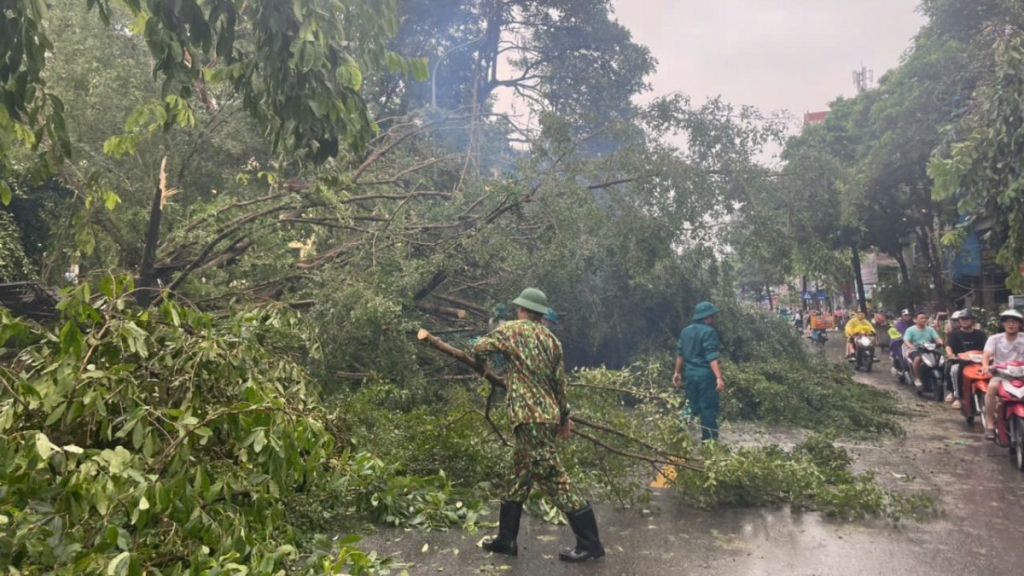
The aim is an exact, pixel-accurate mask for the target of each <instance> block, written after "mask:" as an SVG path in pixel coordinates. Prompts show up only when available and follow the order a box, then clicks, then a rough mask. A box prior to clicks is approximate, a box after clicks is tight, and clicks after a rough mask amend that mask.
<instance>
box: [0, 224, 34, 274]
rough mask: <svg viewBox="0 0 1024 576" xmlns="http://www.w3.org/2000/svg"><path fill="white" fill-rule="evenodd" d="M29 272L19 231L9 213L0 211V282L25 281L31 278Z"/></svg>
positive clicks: (30, 267) (30, 268)
mask: <svg viewBox="0 0 1024 576" xmlns="http://www.w3.org/2000/svg"><path fill="white" fill-rule="evenodd" d="M31 270H32V266H31V264H29V260H28V257H27V256H25V246H24V244H23V243H22V241H21V230H19V229H18V225H17V223H16V222H15V221H14V217H13V216H12V215H11V213H10V212H7V211H5V210H0V282H15V281H18V280H26V279H28V278H30V277H31V276H32V272H31Z"/></svg>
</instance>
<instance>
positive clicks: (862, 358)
mask: <svg viewBox="0 0 1024 576" xmlns="http://www.w3.org/2000/svg"><path fill="white" fill-rule="evenodd" d="M853 345H854V347H855V350H854V355H853V367H854V369H855V370H863V371H865V372H871V365H872V364H873V363H874V362H875V340H874V339H873V338H872V337H870V336H868V335H866V334H861V335H859V336H854V337H853Z"/></svg>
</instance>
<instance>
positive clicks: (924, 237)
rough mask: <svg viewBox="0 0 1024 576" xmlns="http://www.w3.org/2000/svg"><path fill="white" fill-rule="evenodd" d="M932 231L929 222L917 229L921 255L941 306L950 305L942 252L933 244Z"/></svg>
mask: <svg viewBox="0 0 1024 576" xmlns="http://www.w3.org/2000/svg"><path fill="white" fill-rule="evenodd" d="M926 217H927V216H926ZM931 232H932V229H931V226H930V225H928V224H924V225H922V226H921V227H920V228H918V229H917V230H915V233H916V235H917V243H918V245H919V246H920V247H921V257H922V258H924V260H925V262H926V263H927V266H928V273H929V275H930V276H931V280H932V284H934V285H935V299H936V300H938V303H939V306H941V307H946V306H949V302H948V301H947V300H948V299H949V297H948V293H947V291H946V279H945V278H944V277H943V275H942V261H941V254H940V253H939V251H938V249H937V248H936V247H935V246H934V245H933V244H932V234H931Z"/></svg>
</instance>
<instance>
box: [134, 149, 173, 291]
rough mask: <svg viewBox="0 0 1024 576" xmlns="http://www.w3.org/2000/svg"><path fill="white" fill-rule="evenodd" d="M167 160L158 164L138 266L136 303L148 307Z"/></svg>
mask: <svg viewBox="0 0 1024 576" xmlns="http://www.w3.org/2000/svg"><path fill="white" fill-rule="evenodd" d="M166 170H167V158H166V157H165V158H164V159H163V162H161V164H160V178H159V180H158V182H157V186H156V190H154V192H153V202H152V204H151V205H150V209H149V225H148V226H146V238H145V240H144V245H143V249H142V263H141V264H140V265H139V282H138V287H139V288H140V290H139V291H138V296H137V299H138V302H139V305H141V306H143V307H148V306H149V304H150V302H152V301H153V298H154V296H155V294H154V291H155V290H156V288H157V285H156V274H155V273H154V265H155V263H156V245H157V243H159V242H160V222H161V221H162V220H163V213H164V210H163V208H164V194H165V188H166V186H167V184H166V179H167V172H166Z"/></svg>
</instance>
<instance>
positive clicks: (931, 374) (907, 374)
mask: <svg viewBox="0 0 1024 576" xmlns="http://www.w3.org/2000/svg"><path fill="white" fill-rule="evenodd" d="M917 351H918V353H919V354H920V356H921V383H922V384H923V386H922V387H921V390H919V391H918V394H920V393H922V392H931V393H932V394H933V395H934V397H935V400H936V401H938V402H942V401H943V400H945V394H944V393H945V391H946V379H945V365H946V358H945V357H944V356H943V355H942V352H941V350H939V347H938V345H936V344H935V343H934V342H927V343H925V344H922V345H920V346H918V347H917ZM903 365H904V370H903V377H904V378H905V379H906V381H907V382H913V381H914V363H913V361H911V359H910V358H905V359H904V362H903Z"/></svg>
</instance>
